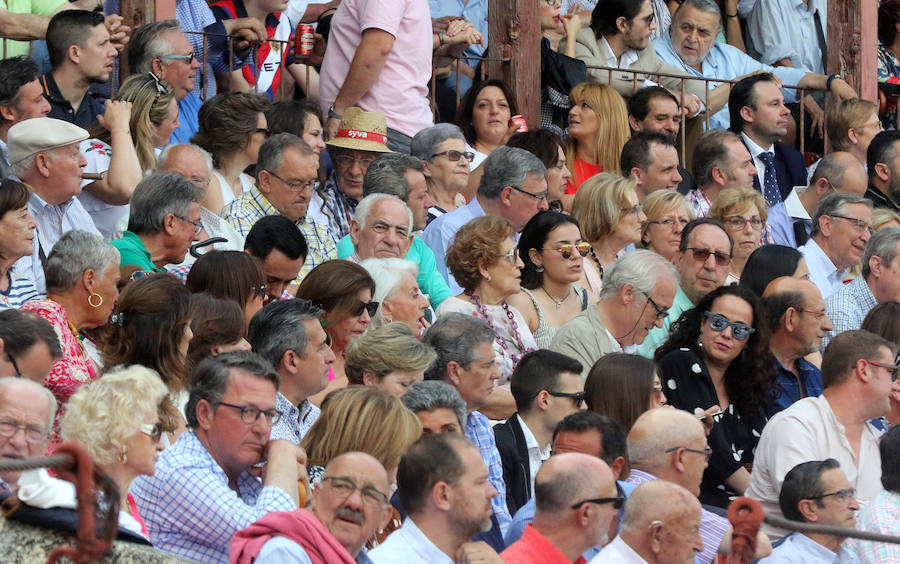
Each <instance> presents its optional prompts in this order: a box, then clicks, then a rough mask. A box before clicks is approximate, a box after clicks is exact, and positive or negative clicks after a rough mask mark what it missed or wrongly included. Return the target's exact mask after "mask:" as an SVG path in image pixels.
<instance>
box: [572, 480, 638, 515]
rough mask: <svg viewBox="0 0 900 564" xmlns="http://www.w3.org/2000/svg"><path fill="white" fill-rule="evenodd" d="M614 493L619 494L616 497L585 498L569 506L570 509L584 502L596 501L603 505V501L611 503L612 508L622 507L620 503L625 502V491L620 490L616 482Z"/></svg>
mask: <svg viewBox="0 0 900 564" xmlns="http://www.w3.org/2000/svg"><path fill="white" fill-rule="evenodd" d="M616 493H617V494H619V495H617V496H616V497H595V498H592V499H586V500H584V501H579V502H578V503H574V504H572V505H571V506H570V507H571V508H572V509H578V508H579V507H581V506H582V505H584V504H585V503H596V504H598V505H603V504H604V503H611V504H612V506H613V509H622V505H624V504H625V492H623V491H622V487H621V486H619V484H618V483H617V484H616Z"/></svg>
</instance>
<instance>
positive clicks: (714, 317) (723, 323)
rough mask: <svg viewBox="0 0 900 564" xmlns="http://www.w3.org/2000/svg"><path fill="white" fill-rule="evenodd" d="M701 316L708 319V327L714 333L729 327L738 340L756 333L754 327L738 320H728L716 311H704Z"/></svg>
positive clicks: (745, 338) (744, 339) (743, 339)
mask: <svg viewBox="0 0 900 564" xmlns="http://www.w3.org/2000/svg"><path fill="white" fill-rule="evenodd" d="M703 317H705V318H706V319H708V320H709V328H710V329H712V330H713V331H715V332H716V333H721V332H722V331H724V330H725V329H726V328H728V327H731V336H732V337H734V338H735V339H737V340H738V341H746V340H747V339H748V338H750V335H752V334H754V333H756V329H754V328H753V327H750V326H749V325H747V324H745V323H741V322H739V321H729V320H728V318H727V317H725V316H724V315H720V314H718V313H710V312H708V311H707V312H705V313H704V314H703Z"/></svg>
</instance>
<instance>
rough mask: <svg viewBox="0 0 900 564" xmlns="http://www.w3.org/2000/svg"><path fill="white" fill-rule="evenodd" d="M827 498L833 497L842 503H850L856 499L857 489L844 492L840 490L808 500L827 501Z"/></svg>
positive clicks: (848, 489) (813, 496) (810, 497)
mask: <svg viewBox="0 0 900 564" xmlns="http://www.w3.org/2000/svg"><path fill="white" fill-rule="evenodd" d="M826 497H833V498H834V499H836V500H838V501H839V502H841V503H849V502H850V501H851V500H854V499H856V489H855V488H847V489H844V490H838V491H836V492H830V493H825V494H822V495H811V496H809V497H807V498H806V499H825V498H826Z"/></svg>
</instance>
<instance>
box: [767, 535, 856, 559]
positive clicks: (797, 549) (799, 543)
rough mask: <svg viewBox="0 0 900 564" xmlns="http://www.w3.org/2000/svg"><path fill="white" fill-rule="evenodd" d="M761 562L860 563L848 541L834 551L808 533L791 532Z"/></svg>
mask: <svg viewBox="0 0 900 564" xmlns="http://www.w3.org/2000/svg"><path fill="white" fill-rule="evenodd" d="M759 564H859V558H857V557H856V554H854V553H853V552H851V551H850V550H849V549H848V548H847V545H846V543H845V544H842V545H841V546H840V548H838V551H837V553H834V552H831V550H830V549H828V548H825V547H824V546H822V545H821V544H819V543H817V542H816V541H814V540H812V539H811V538H809V537H808V536H806V535H802V534H800V533H791V534H790V535H788V536H786V537H785V538H784V541H783V542H782V543H781V544H780V545H778V546H777V547H775V550H773V551H772V554H771V556H768V557H766V558H763V559H762V560H760V561H759Z"/></svg>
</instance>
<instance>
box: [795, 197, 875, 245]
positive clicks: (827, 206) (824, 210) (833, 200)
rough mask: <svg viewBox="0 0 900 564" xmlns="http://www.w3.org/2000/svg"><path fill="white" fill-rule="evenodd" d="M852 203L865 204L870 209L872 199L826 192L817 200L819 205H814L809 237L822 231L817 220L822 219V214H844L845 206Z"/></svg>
mask: <svg viewBox="0 0 900 564" xmlns="http://www.w3.org/2000/svg"><path fill="white" fill-rule="evenodd" d="M853 204H865V205H866V207H867V208H869V209H872V200H869V199H868V198H863V197H860V196H855V195H853V194H847V193H845V192H837V193H834V194H828V195H827V196H825V197H824V198H822V199H821V200H819V205H818V206H816V211H815V212H814V213H813V217H812V224H813V226H812V231H811V232H810V233H809V236H810V238H812V237H815V236H816V235H818V234H819V233H821V232H822V230H821V229H820V228H819V220H820V219H822V216H823V215H828V216H834V215H844V214H845V213H846V211H845V210H846V207H847V206H850V205H853Z"/></svg>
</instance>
